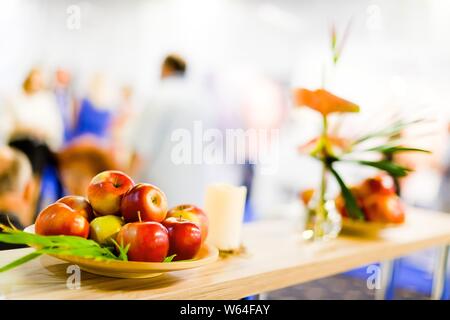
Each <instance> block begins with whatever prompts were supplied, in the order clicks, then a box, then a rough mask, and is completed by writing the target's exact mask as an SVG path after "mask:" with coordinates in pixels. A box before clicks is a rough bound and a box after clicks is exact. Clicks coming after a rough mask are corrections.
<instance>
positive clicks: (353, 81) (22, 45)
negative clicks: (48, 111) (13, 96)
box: [0, 0, 450, 211]
mask: <svg viewBox="0 0 450 320" xmlns="http://www.w3.org/2000/svg"><path fill="white" fill-rule="evenodd" d="M0 8H1V10H0V38H1V41H0V52H1V53H2V54H1V59H0V95H1V96H2V97H5V96H8V95H9V94H10V93H11V92H14V91H16V90H18V89H19V88H20V85H21V83H22V81H23V79H24V77H25V75H26V73H27V72H28V70H29V69H30V68H31V67H32V66H36V65H39V66H41V67H42V69H43V70H46V71H48V72H49V73H50V72H53V71H54V70H55V69H56V68H58V67H63V68H65V69H68V70H69V71H70V72H71V73H72V75H73V78H74V84H75V89H76V90H77V91H78V92H80V94H81V92H84V91H85V90H86V87H87V83H88V82H89V79H90V77H91V76H92V74H93V73H95V72H102V73H104V74H106V75H107V76H108V79H109V81H111V82H112V83H115V84H116V85H122V84H124V83H126V84H129V85H131V86H132V87H133V88H134V89H135V92H136V96H137V99H138V100H140V101H145V99H146V97H147V96H149V95H151V94H152V92H153V91H154V90H155V88H156V86H157V83H158V81H159V80H158V77H159V68H160V62H161V59H162V58H163V57H164V55H165V54H167V53H168V52H172V51H176V52H179V53H181V54H182V55H184V57H185V58H186V59H187V60H188V61H189V71H190V76H191V77H192V78H195V79H197V80H198V81H199V82H201V83H204V85H205V86H206V87H207V88H213V89H214V90H215V91H216V93H217V94H218V95H219V96H220V97H221V100H222V106H227V107H230V108H233V107H234V108H238V106H237V105H233V101H234V100H233V94H235V93H236V92H238V91H240V90H242V88H244V90H246V92H249V94H248V96H249V97H250V98H249V99H250V100H251V101H252V99H253V100H254V101H256V102H259V103H261V101H262V104H264V101H271V100H270V99H274V100H275V99H276V98H274V96H276V92H277V91H276V90H278V89H280V88H281V90H282V92H283V93H284V94H285V95H284V96H285V98H286V97H289V91H290V90H291V88H292V87H295V86H306V87H309V88H315V87H318V86H320V83H321V79H322V70H323V66H324V63H325V61H327V59H329V57H328V55H329V51H330V50H329V33H330V28H331V26H332V25H333V24H334V25H336V27H337V30H338V32H339V33H340V34H342V33H343V30H344V29H345V26H346V25H347V23H349V21H351V28H350V35H349V38H348V41H347V43H346V46H345V48H344V51H343V54H342V59H341V61H340V62H339V66H338V68H337V74H336V78H335V81H333V83H332V88H333V91H334V92H335V93H337V94H340V95H342V96H344V97H346V98H349V99H350V100H352V101H354V102H356V103H358V104H360V105H361V107H362V110H363V114H366V116H365V117H364V116H363V117H362V118H360V120H359V122H358V123H359V126H362V127H364V126H365V125H366V122H365V121H367V123H372V122H373V119H374V118H373V115H379V114H380V113H383V112H385V111H386V110H388V111H389V110H391V111H392V110H394V109H395V110H397V109H399V110H402V111H406V112H409V113H415V112H417V113H421V114H427V115H432V116H434V117H435V118H438V120H439V121H438V122H437V125H436V126H440V127H439V128H438V129H439V130H440V131H441V132H442V135H440V136H439V137H437V136H435V137H433V139H432V141H428V146H422V147H429V148H430V149H433V150H434V151H435V158H436V159H442V158H443V157H444V154H445V152H446V146H445V145H444V143H445V142H446V140H445V138H446V133H447V122H448V120H449V116H450V112H449V110H450V108H449V105H448V104H449V102H448V101H450V2H449V1H445V0H396V1H389V0H383V1H375V0H370V1H367V0H363V1H362V0H342V1H332V0H318V1H294V0H280V1H257V0H247V1H239V0H190V1H184V0H166V1H162V0H153V1H143V0H142V1H137V0H136V1H126V2H125V1H118V0H114V1H106V0H98V1H79V2H77V1H67V0H63V1H56V0H55V1H50V0H35V1H24V0H15V1H12V0H11V1H10V0H7V1H2V3H1V5H0ZM74 8H75V9H74ZM73 10H75V11H76V12H75V14H76V13H79V17H80V21H79V26H76V27H74V26H73V25H71V22H73V21H72V20H71V19H72V18H73V14H74V11H73ZM77 10H78V11H77ZM49 77H50V76H49ZM262 86H265V87H263V88H265V89H264V90H260V88H261V87H262ZM274 88H275V89H274ZM271 90H273V92H274V93H273V95H271V92H272V91H271ZM252 92H253V93H254V94H252ZM224 100H226V101H227V102H226V103H223V101H224ZM277 101H278V100H277ZM288 101H289V100H288V99H285V100H280V102H279V103H280V106H281V105H283V106H281V108H284V107H285V106H286V105H287V106H289V102H288ZM142 104H144V102H143V103H142ZM231 105H233V106H231ZM214 107H218V106H214ZM219 107H220V106H219ZM297 113H299V111H298V110H297V111H295V112H294V111H292V110H290V109H289V112H288V115H287V119H288V120H287V121H286V122H285V123H287V127H288V128H292V127H294V128H296V129H298V131H299V132H300V131H301V133H299V135H298V136H296V135H297V130H293V131H292V130H287V133H286V132H285V131H283V132H284V134H285V136H282V138H283V140H282V149H281V153H280V159H281V160H280V172H279V174H278V175H277V177H276V178H273V177H272V178H271V180H269V181H267V179H268V178H264V177H263V178H258V175H256V177H255V179H256V182H257V183H256V184H255V185H256V186H258V185H259V186H263V187H261V189H264V190H261V191H260V192H261V193H262V194H263V196H261V197H260V198H261V200H260V204H261V203H262V205H261V207H262V209H261V210H263V211H264V208H267V207H268V206H270V204H273V203H274V202H277V201H279V202H282V201H284V200H283V199H285V198H283V197H276V196H274V197H273V198H272V197H271V196H270V195H273V194H274V192H275V191H273V190H277V191H276V192H277V193H284V194H285V195H286V194H287V195H290V196H288V198H290V199H292V197H293V195H294V194H296V192H297V191H298V190H299V189H301V188H303V187H305V186H307V185H311V184H314V181H316V180H315V179H316V175H315V174H311V172H312V171H310V170H309V169H308V168H310V167H309V166H311V168H315V167H314V164H310V163H309V162H307V161H306V162H305V161H304V162H298V161H297V160H298V159H297V157H298V155H297V153H296V152H295V149H294V148H293V146H295V145H297V144H298V143H300V141H304V140H305V139H306V138H305V137H302V139H300V135H301V134H303V135H305V132H308V130H307V128H306V127H308V125H310V119H313V117H312V118H308V117H305V116H304V114H302V115H300V116H299V115H298V114H297ZM266 114H267V117H272V116H274V114H273V113H270V112H266ZM299 117H300V118H301V121H300V124H298V123H297V122H296V121H297V120H296V119H297V118H299ZM305 119H306V120H305ZM311 121H313V120H311ZM293 123H294V124H293ZM353 123H355V122H353ZM289 125H290V126H289ZM355 126H357V125H355ZM312 131H314V130H312ZM286 136H289V138H286ZM297 138H298V139H297ZM283 148H284V149H283ZM428 167H429V168H428V169H426V170H425V171H424V172H426V174H425V175H424V176H423V177H422V178H420V179H419V180H418V181H417V182H416V183H411V184H410V185H411V191H410V192H409V193H410V194H414V195H415V196H416V199H415V200H414V202H420V201H419V200H417V194H420V195H422V196H423V198H424V199H423V202H425V203H430V202H433V201H434V200H433V199H435V197H436V194H437V190H438V187H439V181H440V175H439V173H438V171H439V170H435V168H432V167H433V166H432V165H429V166H428ZM430 168H431V169H430ZM258 179H261V181H260V182H259V183H258V181H259V180H258ZM424 179H425V180H424ZM274 180H276V181H274ZM424 185H426V187H424ZM268 186H271V187H270V189H267V188H268ZM257 189H258V188H257ZM255 192H256V193H258V192H259V191H258V190H256V191H255ZM405 196H406V197H408V191H407V190H406V192H405ZM275 199H278V200H275Z"/></svg>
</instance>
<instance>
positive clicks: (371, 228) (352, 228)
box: [342, 218, 403, 236]
mask: <svg viewBox="0 0 450 320" xmlns="http://www.w3.org/2000/svg"><path fill="white" fill-rule="evenodd" d="M402 225H403V224H401V223H400V224H397V223H379V222H369V221H358V220H353V219H349V218H343V219H342V232H343V233H350V234H359V235H366V236H377V235H378V234H379V233H380V232H381V231H383V230H386V229H388V228H397V227H400V226H402Z"/></svg>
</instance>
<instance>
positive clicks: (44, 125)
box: [7, 68, 64, 213]
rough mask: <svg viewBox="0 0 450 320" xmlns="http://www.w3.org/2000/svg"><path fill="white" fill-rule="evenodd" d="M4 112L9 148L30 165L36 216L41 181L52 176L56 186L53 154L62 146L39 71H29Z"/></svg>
mask: <svg viewBox="0 0 450 320" xmlns="http://www.w3.org/2000/svg"><path fill="white" fill-rule="evenodd" d="M7 112H8V113H9V117H10V121H11V125H10V129H9V133H8V134H7V136H8V140H9V145H10V146H12V147H14V148H16V149H18V150H21V151H22V152H23V153H25V154H26V156H27V157H28V159H29V160H30V162H31V166H32V170H33V177H34V179H33V180H34V184H35V188H33V190H34V194H33V195H32V198H33V200H32V201H33V203H34V207H35V208H36V209H35V211H36V213H37V212H38V211H39V208H40V203H41V198H40V196H41V193H40V189H41V184H42V182H43V181H46V180H47V179H46V177H47V176H52V177H53V178H52V179H53V180H54V181H55V184H58V182H57V178H55V176H56V175H57V174H56V173H55V172H54V171H55V168H56V166H57V164H56V157H55V152H56V151H57V150H58V149H59V148H60V146H61V145H62V142H63V130H64V128H63V121H62V118H61V114H60V112H59V110H58V106H57V104H56V99H55V97H54V95H53V94H52V93H51V92H50V91H48V90H47V89H46V88H45V86H44V80H43V75H42V72H41V70H40V69H38V68H34V69H32V70H31V71H30V72H29V74H28V75H27V77H26V79H25V81H24V82H23V85H22V90H21V92H20V93H19V94H18V95H16V96H15V97H13V98H12V99H11V101H10V102H9V103H8V104H7ZM43 177H44V178H43Z"/></svg>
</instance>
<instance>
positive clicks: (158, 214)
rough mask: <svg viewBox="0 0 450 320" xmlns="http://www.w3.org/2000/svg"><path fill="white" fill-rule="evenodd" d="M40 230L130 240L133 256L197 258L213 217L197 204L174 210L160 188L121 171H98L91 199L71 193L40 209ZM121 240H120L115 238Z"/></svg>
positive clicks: (37, 227)
mask: <svg viewBox="0 0 450 320" xmlns="http://www.w3.org/2000/svg"><path fill="white" fill-rule="evenodd" d="M35 231H36V233H37V234H40V235H70V236H79V237H83V238H86V239H87V238H89V239H92V240H94V241H96V242H98V243H99V244H100V245H104V246H111V245H113V244H114V242H115V243H116V244H120V245H122V246H123V247H126V246H128V245H129V250H128V253H127V255H128V260H130V261H143V262H162V261H164V259H165V258H166V257H168V256H172V255H175V257H174V259H173V260H174V261H176V260H187V259H192V258H194V257H195V255H196V254H197V253H198V251H199V250H200V247H201V246H202V243H203V242H204V241H205V239H206V236H207V234H208V218H207V216H206V214H205V213H204V212H203V211H202V210H201V209H200V208H198V207H196V206H194V205H189V204H187V205H179V206H176V207H174V208H173V209H170V210H168V205H167V198H166V196H165V194H164V192H162V191H161V190H160V189H159V188H158V187H156V186H154V185H151V184H146V183H138V184H135V183H134V182H133V180H132V179H131V178H130V177H129V176H127V175H126V174H125V173H123V172H120V171H115V170H110V171H104V172H101V173H99V174H98V175H96V176H95V177H94V178H93V179H92V181H91V183H90V184H89V187H88V190H87V199H86V198H84V197H81V196H66V197H63V198H61V199H59V200H58V201H56V202H55V203H53V204H51V205H49V206H48V207H46V208H45V209H44V210H42V211H41V212H40V213H39V216H38V217H37V220H36V224H35ZM113 240H115V241H113Z"/></svg>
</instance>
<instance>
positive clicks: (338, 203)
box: [334, 187, 364, 217]
mask: <svg viewBox="0 0 450 320" xmlns="http://www.w3.org/2000/svg"><path fill="white" fill-rule="evenodd" d="M350 192H351V193H352V195H353V197H354V198H355V200H356V204H357V205H358V207H359V208H360V209H361V211H363V212H364V208H363V206H364V203H363V196H362V194H361V192H360V190H359V189H358V188H357V187H351V188H350ZM334 205H335V207H336V210H337V211H338V212H339V213H340V214H341V215H342V216H343V217H350V215H349V214H348V211H347V207H346V203H345V199H344V197H343V196H342V194H339V195H338V196H337V197H336V199H334Z"/></svg>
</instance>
